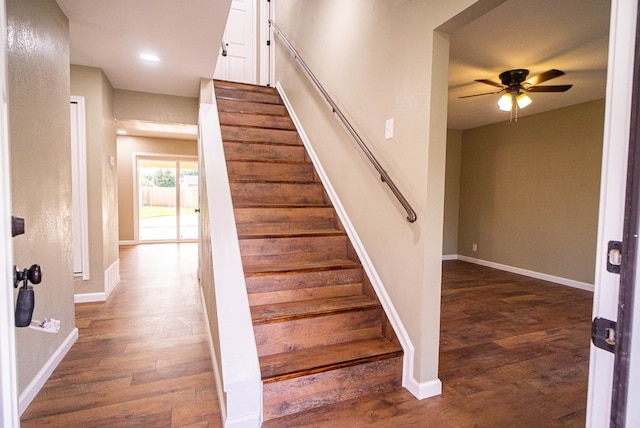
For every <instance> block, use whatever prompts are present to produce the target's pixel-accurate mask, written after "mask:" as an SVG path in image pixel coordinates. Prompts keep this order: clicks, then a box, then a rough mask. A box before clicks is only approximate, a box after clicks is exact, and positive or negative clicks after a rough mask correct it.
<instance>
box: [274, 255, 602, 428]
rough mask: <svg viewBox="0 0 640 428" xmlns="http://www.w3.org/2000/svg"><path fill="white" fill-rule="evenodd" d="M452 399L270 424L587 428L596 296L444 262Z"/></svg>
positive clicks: (347, 405)
mask: <svg viewBox="0 0 640 428" xmlns="http://www.w3.org/2000/svg"><path fill="white" fill-rule="evenodd" d="M443 265H444V267H443V290H442V320H441V336H440V338H441V347H440V371H439V377H440V380H442V383H443V394H442V395H441V396H439V397H434V398H430V399H426V400H422V401H419V400H416V399H415V398H414V397H413V396H412V395H411V394H410V393H409V392H407V391H406V390H403V389H401V390H397V391H394V392H391V393H386V394H381V395H378V396H374V397H366V398H360V399H354V400H350V401H346V402H343V403H338V404H336V405H333V406H331V407H328V408H320V409H315V410H312V411H309V412H306V413H303V414H299V415H291V416H287V417H283V418H279V419H275V420H273V421H268V422H266V423H265V424H263V427H264V428H272V427H278V428H281V427H303V426H304V427H330V426H331V427H350V428H354V427H396V428H397V427H429V428H431V427H456V428H458V427H510V428H511V427H552V426H565V427H582V426H584V423H585V407H586V400H587V377H588V370H589V367H588V366H589V362H588V359H589V341H590V318H591V306H592V293H590V292H587V291H582V290H577V289H573V288H569V287H565V286H561V285H557V284H553V283H549V282H545V281H539V280H535V279H531V278H527V277H523V276H519V275H514V274H510V273H507V272H502V271H497V270H493V269H489V268H486V267H482V266H477V265H473V264H468V263H464V262H460V261H447V262H444V264H443Z"/></svg>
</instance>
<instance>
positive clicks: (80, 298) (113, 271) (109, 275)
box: [73, 259, 120, 303]
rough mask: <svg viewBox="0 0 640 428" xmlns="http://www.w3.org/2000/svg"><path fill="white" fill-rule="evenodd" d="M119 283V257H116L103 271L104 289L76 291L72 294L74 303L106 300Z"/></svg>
mask: <svg viewBox="0 0 640 428" xmlns="http://www.w3.org/2000/svg"><path fill="white" fill-rule="evenodd" d="M119 283H120V259H116V261H115V262H113V263H112V264H111V266H109V267H108V268H107V270H105V271H104V289H105V291H99V292H96V293H78V294H75V295H74V296H73V302H74V303H93V302H106V301H107V299H108V298H109V296H110V295H111V293H112V292H113V290H114V289H115V288H116V285H118V284H119Z"/></svg>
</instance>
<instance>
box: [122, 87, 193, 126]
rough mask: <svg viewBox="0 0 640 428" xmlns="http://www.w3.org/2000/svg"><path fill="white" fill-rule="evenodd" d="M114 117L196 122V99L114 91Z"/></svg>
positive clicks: (147, 120)
mask: <svg viewBox="0 0 640 428" xmlns="http://www.w3.org/2000/svg"><path fill="white" fill-rule="evenodd" d="M114 99H115V101H114V102H115V117H116V118H117V119H118V120H141V121H146V122H158V123H180V124H188V125H195V124H197V123H198V100H197V98H190V97H177V96H172V95H160V94H149V93H146V92H135V91H125V90H122V89H116V90H115V91H114Z"/></svg>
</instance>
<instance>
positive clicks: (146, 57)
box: [140, 53, 160, 62]
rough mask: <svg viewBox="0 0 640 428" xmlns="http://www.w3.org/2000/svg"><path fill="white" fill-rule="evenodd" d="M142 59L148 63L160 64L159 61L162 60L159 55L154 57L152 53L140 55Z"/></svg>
mask: <svg viewBox="0 0 640 428" xmlns="http://www.w3.org/2000/svg"><path fill="white" fill-rule="evenodd" d="M140 58H141V59H143V60H145V61H148V62H158V61H160V58H158V56H157V55H154V54H151V53H143V54H140Z"/></svg>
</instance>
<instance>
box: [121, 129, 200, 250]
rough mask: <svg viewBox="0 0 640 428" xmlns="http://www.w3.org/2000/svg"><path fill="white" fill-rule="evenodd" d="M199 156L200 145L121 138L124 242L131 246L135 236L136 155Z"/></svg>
mask: <svg viewBox="0 0 640 428" xmlns="http://www.w3.org/2000/svg"><path fill="white" fill-rule="evenodd" d="M136 153H137V154H161V155H179V156H180V155H182V156H184V155H187V156H197V155H198V147H197V142H196V141H191V140H176V139H170V138H152V137H133V136H125V135H123V136H118V159H117V164H118V189H119V190H118V195H119V198H118V221H119V224H120V236H119V239H120V241H123V242H131V241H133V240H134V239H135V233H134V225H135V223H134V206H133V204H134V187H133V186H134V174H135V154H136Z"/></svg>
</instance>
